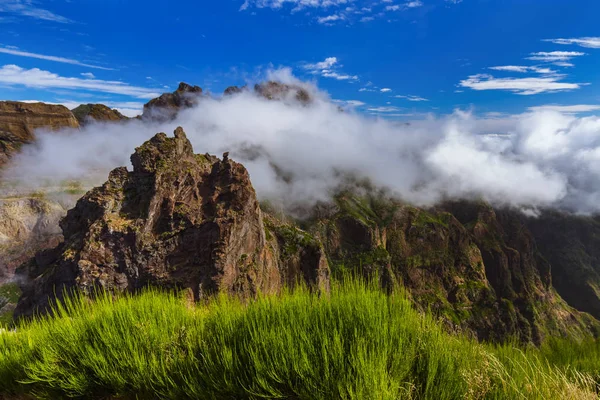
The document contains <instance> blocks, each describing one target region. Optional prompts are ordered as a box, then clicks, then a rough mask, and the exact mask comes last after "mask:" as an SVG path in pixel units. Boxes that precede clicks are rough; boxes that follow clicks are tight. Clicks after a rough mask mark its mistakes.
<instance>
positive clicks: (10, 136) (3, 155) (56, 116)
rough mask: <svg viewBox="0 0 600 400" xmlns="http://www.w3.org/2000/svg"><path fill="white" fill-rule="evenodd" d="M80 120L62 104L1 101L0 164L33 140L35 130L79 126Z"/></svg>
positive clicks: (4, 162)
mask: <svg viewBox="0 0 600 400" xmlns="http://www.w3.org/2000/svg"><path fill="white" fill-rule="evenodd" d="M78 127H79V123H78V122H77V119H75V117H74V116H73V114H72V113H71V111H69V109H67V108H66V107H65V106H61V105H54V104H44V103H21V102H17V101H0V166H2V165H3V164H6V162H7V161H8V160H9V159H10V157H11V156H13V155H14V154H15V153H17V152H18V151H19V149H20V148H21V146H23V145H24V144H27V143H32V142H33V141H34V140H35V131H36V129H40V128H44V129H49V130H58V129H62V128H78Z"/></svg>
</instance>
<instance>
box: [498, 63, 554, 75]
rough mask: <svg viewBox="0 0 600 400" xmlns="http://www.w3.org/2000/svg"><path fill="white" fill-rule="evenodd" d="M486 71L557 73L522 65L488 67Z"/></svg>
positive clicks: (548, 69)
mask: <svg viewBox="0 0 600 400" xmlns="http://www.w3.org/2000/svg"><path fill="white" fill-rule="evenodd" d="M488 69H492V70H494V71H506V72H521V73H526V72H536V73H538V74H543V75H553V74H556V73H557V71H555V70H553V69H550V68H547V67H536V66H533V67H531V66H524V65H500V66H497V67H489V68H488Z"/></svg>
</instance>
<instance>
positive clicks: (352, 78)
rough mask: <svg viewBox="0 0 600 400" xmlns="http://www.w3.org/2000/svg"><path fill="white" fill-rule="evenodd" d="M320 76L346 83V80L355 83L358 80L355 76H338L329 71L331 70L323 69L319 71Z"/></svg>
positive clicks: (338, 74)
mask: <svg viewBox="0 0 600 400" xmlns="http://www.w3.org/2000/svg"><path fill="white" fill-rule="evenodd" d="M321 76H323V77H325V78H333V79H337V80H338V81H348V80H350V81H356V80H358V76H357V75H346V74H340V73H337V72H335V71H331V70H327V69H324V70H322V71H321Z"/></svg>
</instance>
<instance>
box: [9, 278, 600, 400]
mask: <svg viewBox="0 0 600 400" xmlns="http://www.w3.org/2000/svg"><path fill="white" fill-rule="evenodd" d="M598 382H600V346H599V345H598V343H596V342H591V341H590V342H581V343H575V342H562V341H548V342H547V343H546V344H545V345H544V346H542V347H541V348H533V347H531V348H517V347H516V346H512V345H503V346H491V345H485V344H480V343H477V342H475V341H473V340H471V339H468V338H466V337H463V336H460V335H451V334H448V333H446V332H445V331H444V329H443V328H442V326H441V324H440V323H438V322H437V321H436V319H435V318H433V317H432V316H430V315H428V314H422V313H419V312H417V311H416V310H415V309H413V306H412V304H411V302H410V300H408V298H407V295H406V293H405V292H403V291H401V290H396V291H394V292H392V293H391V294H386V293H384V292H382V291H381V290H380V289H378V288H377V285H369V284H365V283H361V282H359V281H355V280H346V281H345V282H344V283H335V284H333V285H332V288H331V292H330V293H329V294H325V293H323V292H312V293H311V292H310V291H309V290H306V289H302V288H299V289H296V290H294V291H293V292H289V291H288V292H286V293H283V294H280V295H271V296H259V297H258V298H257V299H256V300H253V301H250V302H243V301H241V300H239V299H238V298H237V297H232V296H227V295H220V296H218V297H216V298H213V299H212V300H208V301H206V302H203V303H197V304H195V303H193V302H192V301H190V299H189V298H188V297H187V296H183V295H177V294H174V293H172V292H161V291H158V290H154V289H149V290H146V291H145V292H144V293H142V294H141V295H137V296H132V295H120V296H118V297H114V296H111V295H108V294H99V295H97V297H96V299H95V300H93V301H92V300H89V299H87V298H84V297H77V296H75V297H72V298H70V299H67V301H66V303H65V305H64V306H60V307H57V308H55V310H54V316H53V317H51V316H46V317H43V318H38V319H35V320H33V321H30V322H28V323H22V324H21V325H19V326H18V327H17V328H16V331H10V330H6V331H3V332H2V333H0V397H1V396H2V395H4V396H6V397H8V398H13V397H16V396H24V397H25V398H27V397H28V396H33V397H37V398H53V399H54V398H66V397H72V398H101V399H107V398H148V399H149V398H197V399H266V398H275V399H463V398H467V399H483V398H486V399H487V398H489V399H521V398H522V399H588V398H589V399H595V398H597V394H596V391H597V384H598Z"/></svg>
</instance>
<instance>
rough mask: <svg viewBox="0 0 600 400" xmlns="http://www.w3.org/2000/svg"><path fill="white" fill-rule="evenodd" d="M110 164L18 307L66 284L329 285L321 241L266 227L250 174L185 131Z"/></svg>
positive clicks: (127, 287)
mask: <svg viewBox="0 0 600 400" xmlns="http://www.w3.org/2000/svg"><path fill="white" fill-rule="evenodd" d="M131 162H132V164H133V171H132V172H128V171H127V169H126V168H124V167H121V168H117V169H115V170H113V171H112V172H111V173H110V175H109V178H108V181H107V182H106V183H105V184H104V185H103V186H102V187H98V188H95V189H93V190H91V191H90V192H88V193H87V194H86V195H85V196H84V197H83V198H81V199H80V200H79V201H78V202H77V205H76V206H75V208H73V209H72V210H70V211H69V212H68V213H67V216H66V217H65V218H64V219H63V220H62V221H61V223H60V226H61V228H62V232H63V236H64V239H65V241H64V243H62V244H61V245H60V246H58V247H56V248H55V249H52V250H50V251H46V252H42V253H40V254H38V255H37V256H36V258H35V259H34V260H32V261H31V262H30V263H29V264H28V265H27V266H26V267H24V268H23V269H22V272H23V273H28V274H30V275H31V276H32V277H33V280H32V281H31V283H30V285H28V286H27V287H25V288H24V289H25V293H24V295H23V297H22V298H21V300H20V302H19V305H18V307H17V310H16V314H17V315H21V316H22V315H28V314H31V313H32V312H34V311H35V310H39V311H43V310H45V309H46V307H47V306H48V304H49V301H50V300H51V298H52V297H53V296H54V293H55V292H56V293H57V295H58V296H59V297H60V296H61V295H62V293H63V291H64V290H65V289H66V288H76V289H78V290H80V291H83V292H84V293H91V292H92V291H93V289H94V288H96V287H101V288H104V289H108V290H115V291H136V290H138V289H141V288H143V287H145V286H147V285H157V286H161V287H166V288H175V287H177V288H186V289H189V291H190V293H191V294H193V297H194V299H200V298H203V297H204V296H205V295H208V294H212V293H216V292H227V293H236V294H239V295H242V296H253V295H255V294H256V293H258V292H259V291H260V292H276V291H278V290H280V289H281V288H282V286H283V285H285V284H291V285H293V284H294V283H296V282H298V281H304V282H306V283H308V284H309V285H310V286H313V287H319V288H322V289H326V288H327V287H328V284H329V269H328V265H327V262H326V257H325V253H324V252H323V249H322V247H321V246H320V244H319V243H318V242H316V241H311V240H305V239H304V238H303V236H302V235H303V233H302V231H300V230H297V229H296V228H293V227H287V228H286V227H284V226H282V225H281V224H277V223H272V224H271V225H270V227H269V228H268V230H267V231H265V224H264V222H263V215H262V212H261V210H260V208H259V204H258V201H257V198H256V193H255V192H254V189H253V187H252V185H251V183H250V178H249V176H248V172H247V171H246V169H245V168H244V167H243V166H242V165H241V164H238V163H236V162H234V161H232V160H230V159H229V158H228V157H227V156H226V155H225V156H224V158H223V160H219V159H218V158H216V157H214V156H211V155H208V154H206V155H198V154H194V153H193V150H192V146H191V144H190V142H189V141H188V139H187V138H186V135H185V133H184V131H183V130H182V129H181V128H178V129H177V130H176V131H175V137H173V138H169V137H167V135H165V134H164V133H159V134H157V135H156V136H154V137H153V138H152V139H151V140H149V141H148V142H146V143H144V144H143V145H142V146H141V147H139V148H137V149H136V151H135V153H134V154H133V155H132V156H131Z"/></svg>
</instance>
